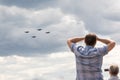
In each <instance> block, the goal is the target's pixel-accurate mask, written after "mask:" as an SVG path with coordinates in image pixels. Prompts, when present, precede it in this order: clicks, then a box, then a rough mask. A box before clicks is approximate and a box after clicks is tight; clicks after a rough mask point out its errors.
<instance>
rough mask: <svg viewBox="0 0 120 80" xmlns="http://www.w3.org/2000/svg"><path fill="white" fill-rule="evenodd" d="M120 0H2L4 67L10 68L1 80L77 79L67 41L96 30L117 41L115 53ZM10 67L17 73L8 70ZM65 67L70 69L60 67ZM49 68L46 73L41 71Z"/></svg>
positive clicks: (0, 51) (0, 34)
mask: <svg viewBox="0 0 120 80" xmlns="http://www.w3.org/2000/svg"><path fill="white" fill-rule="evenodd" d="M119 4H120V0H99V1H98V0H0V56H1V57H0V61H1V63H0V65H1V66H2V67H3V68H2V69H3V70H7V71H5V72H4V74H0V77H2V80H16V79H17V80H48V79H49V78H52V80H64V79H67V80H68V79H69V78H70V79H71V80H73V79H74V78H75V76H74V75H75V74H72V73H74V71H75V70H74V69H75V66H74V55H72V54H71V53H70V50H69V49H68V47H67V44H66V40H67V39H68V38H71V37H81V36H85V35H86V34H87V33H91V32H92V33H96V34H97V35H98V36H99V37H103V38H109V39H113V40H114V41H115V42H116V48H115V50H114V52H116V50H118V49H119V46H120V37H119V31H120V27H119V26H120V15H119V14H120V5H119ZM37 29H42V30H41V31H38V30H37ZM25 31H29V33H25ZM46 32H50V33H49V34H46ZM32 36H36V38H32ZM118 51H119V50H118ZM114 52H113V53H114ZM68 53H70V55H68ZM117 53H119V52H117ZM111 54H112V52H111ZM51 55H54V58H53V57H52V59H51ZM55 56H60V57H57V58H55ZM112 56H113V55H112ZM117 57H118V56H117ZM65 59H66V61H65ZM69 59H70V60H69ZM112 59H114V58H112ZM59 60H60V61H59ZM57 61H59V62H57ZM64 61H65V62H64ZM67 61H68V62H67ZM70 61H73V62H72V63H70ZM43 62H44V63H43ZM105 63H106V64H107V62H105ZM35 64H37V65H36V66H35ZM58 64H59V65H58ZM51 65H54V67H55V68H52V67H50V66H51ZM46 66H47V67H46ZM69 66H71V67H69ZM11 67H14V68H12V70H13V72H12V70H10V71H9V69H11ZM44 67H46V68H44ZM63 67H69V68H68V69H67V70H65V69H63V70H61V71H60V72H59V71H57V70H59V69H61V68H63ZM27 68H28V69H27ZM44 69H46V72H45V73H41V74H39V73H40V72H43V71H41V70H44ZM48 69H51V71H49V70H48ZM54 69H55V70H54ZM47 70H48V72H47ZM52 70H53V71H56V72H52ZM26 71H27V72H28V73H27V72H26ZM64 71H65V73H66V74H64V75H66V76H69V75H72V76H71V77H64V76H63V75H60V74H61V73H64ZM67 71H68V72H69V73H67ZM15 72H17V73H15ZM29 72H30V73H29ZM31 72H33V73H31ZM1 73H2V71H1ZM51 73H52V74H51ZM14 74H18V75H16V76H14ZM26 74H28V75H26ZM43 74H45V75H47V78H45V77H44V76H43ZM5 75H7V77H5ZM30 76H31V77H30ZM54 76H55V77H54ZM28 77H29V78H28ZM70 79H69V80H70Z"/></svg>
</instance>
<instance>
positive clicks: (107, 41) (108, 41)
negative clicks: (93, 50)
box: [97, 38, 112, 44]
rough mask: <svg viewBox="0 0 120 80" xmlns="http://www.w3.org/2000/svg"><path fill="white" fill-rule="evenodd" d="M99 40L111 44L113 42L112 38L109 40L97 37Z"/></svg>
mask: <svg viewBox="0 0 120 80" xmlns="http://www.w3.org/2000/svg"><path fill="white" fill-rule="evenodd" d="M97 40H98V41H100V42H102V43H104V44H109V43H111V42H112V41H111V40H108V39H101V38H97Z"/></svg>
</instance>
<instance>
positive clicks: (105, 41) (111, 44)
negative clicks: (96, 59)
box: [97, 37, 115, 51]
mask: <svg viewBox="0 0 120 80" xmlns="http://www.w3.org/2000/svg"><path fill="white" fill-rule="evenodd" d="M97 40H98V41H100V42H102V43H104V44H106V45H107V46H108V51H110V50H112V49H113V48H114V47H115V42H114V41H112V40H108V39H101V38H98V37H97Z"/></svg>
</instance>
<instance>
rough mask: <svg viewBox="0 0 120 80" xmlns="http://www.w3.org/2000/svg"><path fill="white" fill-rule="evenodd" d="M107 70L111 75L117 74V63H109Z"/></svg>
mask: <svg viewBox="0 0 120 80" xmlns="http://www.w3.org/2000/svg"><path fill="white" fill-rule="evenodd" d="M109 71H110V74H111V75H113V76H117V74H118V72H119V67H118V66H117V65H111V66H110V69H109Z"/></svg>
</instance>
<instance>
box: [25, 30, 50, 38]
mask: <svg viewBox="0 0 120 80" xmlns="http://www.w3.org/2000/svg"><path fill="white" fill-rule="evenodd" d="M41 30H42V29H37V31H41ZM24 32H25V33H27V34H28V33H30V31H29V30H27V31H24ZM45 33H46V34H49V33H50V32H49V31H46V32H45ZM31 37H32V38H36V37H37V36H35V35H33V36H31Z"/></svg>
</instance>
